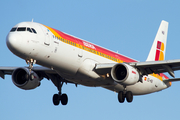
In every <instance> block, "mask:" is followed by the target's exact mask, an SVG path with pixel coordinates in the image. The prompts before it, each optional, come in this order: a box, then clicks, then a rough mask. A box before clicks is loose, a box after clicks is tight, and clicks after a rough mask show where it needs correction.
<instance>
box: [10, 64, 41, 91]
mask: <svg viewBox="0 0 180 120" xmlns="http://www.w3.org/2000/svg"><path fill="white" fill-rule="evenodd" d="M12 81H13V83H14V85H16V86H17V87H19V88H21V89H24V90H30V89H34V88H36V87H38V86H39V85H40V78H39V76H38V75H37V74H36V73H35V72H34V71H31V73H30V71H29V69H28V68H24V67H22V68H17V69H15V70H14V71H13V73H12Z"/></svg>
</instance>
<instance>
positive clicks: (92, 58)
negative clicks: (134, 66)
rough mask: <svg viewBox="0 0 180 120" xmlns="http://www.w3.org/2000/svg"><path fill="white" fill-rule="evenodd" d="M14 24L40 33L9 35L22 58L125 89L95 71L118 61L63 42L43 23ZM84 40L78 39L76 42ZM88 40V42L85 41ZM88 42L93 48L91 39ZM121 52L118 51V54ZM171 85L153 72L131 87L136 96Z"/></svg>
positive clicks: (71, 77) (77, 79) (81, 80)
mask: <svg viewBox="0 0 180 120" xmlns="http://www.w3.org/2000/svg"><path fill="white" fill-rule="evenodd" d="M14 27H26V28H28V27H29V28H34V29H35V30H36V32H37V33H33V32H28V31H14V32H10V33H9V34H8V36H7V46H8V48H9V49H10V50H11V51H12V52H13V53H14V54H15V55H17V56H19V57H21V58H22V59H25V60H27V59H31V58H32V59H35V60H36V63H37V64H39V65H42V66H45V67H48V68H51V69H53V70H55V71H56V72H57V73H58V74H59V75H60V76H62V77H63V78H65V79H67V80H68V81H71V82H74V83H77V84H82V85H85V86H100V87H104V88H106V89H109V90H112V91H116V92H118V91H122V90H123V89H124V87H123V85H121V84H119V83H117V82H115V81H114V80H113V79H112V78H107V77H106V78H105V77H103V76H101V75H99V74H97V73H96V72H95V71H94V68H95V65H96V64H97V63H116V62H115V61H113V60H110V59H107V58H105V57H102V56H100V55H97V54H94V53H93V52H89V51H88V50H84V49H81V48H80V47H77V46H76V45H75V44H73V43H68V42H64V41H61V40H60V39H59V38H58V37H55V36H56V35H55V34H54V33H52V32H51V31H50V30H48V28H47V27H46V26H44V25H42V24H39V23H34V22H23V23H19V24H17V25H16V26H14ZM80 42H82V41H78V39H77V40H76V43H77V44H78V43H80ZM84 42H86V41H84ZM85 45H87V46H89V47H93V44H91V43H89V42H87V43H85ZM116 54H117V53H116ZM167 87H169V86H168V85H166V84H165V83H164V82H162V81H161V80H160V79H159V78H157V77H156V76H153V75H148V76H143V78H142V82H137V83H136V84H134V85H130V86H127V90H129V91H132V93H133V94H134V95H143V94H148V93H152V92H156V91H160V90H163V89H165V88H167Z"/></svg>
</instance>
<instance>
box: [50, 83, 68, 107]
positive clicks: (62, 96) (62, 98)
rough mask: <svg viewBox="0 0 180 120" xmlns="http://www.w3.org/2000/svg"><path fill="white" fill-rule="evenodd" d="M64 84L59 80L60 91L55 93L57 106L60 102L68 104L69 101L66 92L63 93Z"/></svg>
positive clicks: (54, 99)
mask: <svg viewBox="0 0 180 120" xmlns="http://www.w3.org/2000/svg"><path fill="white" fill-rule="evenodd" d="M62 85H63V82H59V84H58V86H57V88H58V90H59V93H58V94H54V95H53V104H54V105H55V106H57V105H59V103H60V102H61V104H62V105H67V103H68V96H67V95H66V94H62V93H61V89H62Z"/></svg>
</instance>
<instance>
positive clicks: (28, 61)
mask: <svg viewBox="0 0 180 120" xmlns="http://www.w3.org/2000/svg"><path fill="white" fill-rule="evenodd" d="M26 63H27V64H28V65H29V67H28V68H29V79H30V80H33V79H34V74H33V73H31V71H32V68H33V64H36V60H34V59H27V60H26Z"/></svg>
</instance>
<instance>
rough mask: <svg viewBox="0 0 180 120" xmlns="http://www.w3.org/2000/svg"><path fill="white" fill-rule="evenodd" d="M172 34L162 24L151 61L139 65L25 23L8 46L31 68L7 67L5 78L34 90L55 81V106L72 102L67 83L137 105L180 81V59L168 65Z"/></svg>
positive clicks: (2, 74)
mask: <svg viewBox="0 0 180 120" xmlns="http://www.w3.org/2000/svg"><path fill="white" fill-rule="evenodd" d="M167 33H168V22H166V21H164V20H163V21H162V22H161V24H160V27H159V29H158V32H157V34H156V37H155V39H154V42H153V44H152V47H151V50H150V52H149V55H148V57H147V60H146V61H145V62H140V61H136V60H134V59H131V58H129V57H126V56H123V55H121V54H119V53H117V52H113V51H111V50H108V49H105V48H103V47H100V46H98V45H95V44H93V43H90V42H87V41H85V40H82V39H79V38H77V37H74V36H71V35H69V34H66V33H64V32H61V31H59V30H57V29H54V28H51V27H48V26H46V25H43V24H40V23H36V22H33V21H32V22H21V23H19V24H17V25H15V26H14V27H13V28H12V29H11V30H10V32H9V34H8V35H7V38H6V43H7V47H8V48H9V50H10V51H11V52H12V53H14V54H15V55H16V56H18V57H20V58H22V59H24V60H25V61H26V62H27V64H28V66H27V67H3V66H2V67H0V77H1V78H3V79H4V78H5V75H12V82H13V83H14V85H16V86H17V87H19V88H21V89H23V90H30V89H35V88H36V87H38V86H40V82H41V80H43V78H46V79H48V80H51V81H52V83H53V84H54V85H55V86H56V87H57V90H58V91H57V94H54V96H53V104H54V105H59V103H61V104H62V105H66V104H67V103H68V97H67V95H66V94H62V86H63V83H72V84H75V85H76V86H77V85H84V86H89V87H103V88H105V89H108V90H111V91H115V92H117V93H118V97H117V98H118V101H119V102H120V103H123V102H124V101H125V100H126V101H127V102H132V101H133V96H134V95H145V94H149V93H153V92H157V91H161V90H163V89H166V88H168V87H170V86H171V82H173V81H179V80H180V79H179V78H175V75H174V71H175V70H180V59H177V60H164V58H165V51H166V40H167ZM34 64H38V65H40V66H33V65H34ZM164 72H168V73H169V74H170V75H171V76H172V78H171V79H170V78H168V77H167V76H166V75H165V74H163V73H164Z"/></svg>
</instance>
